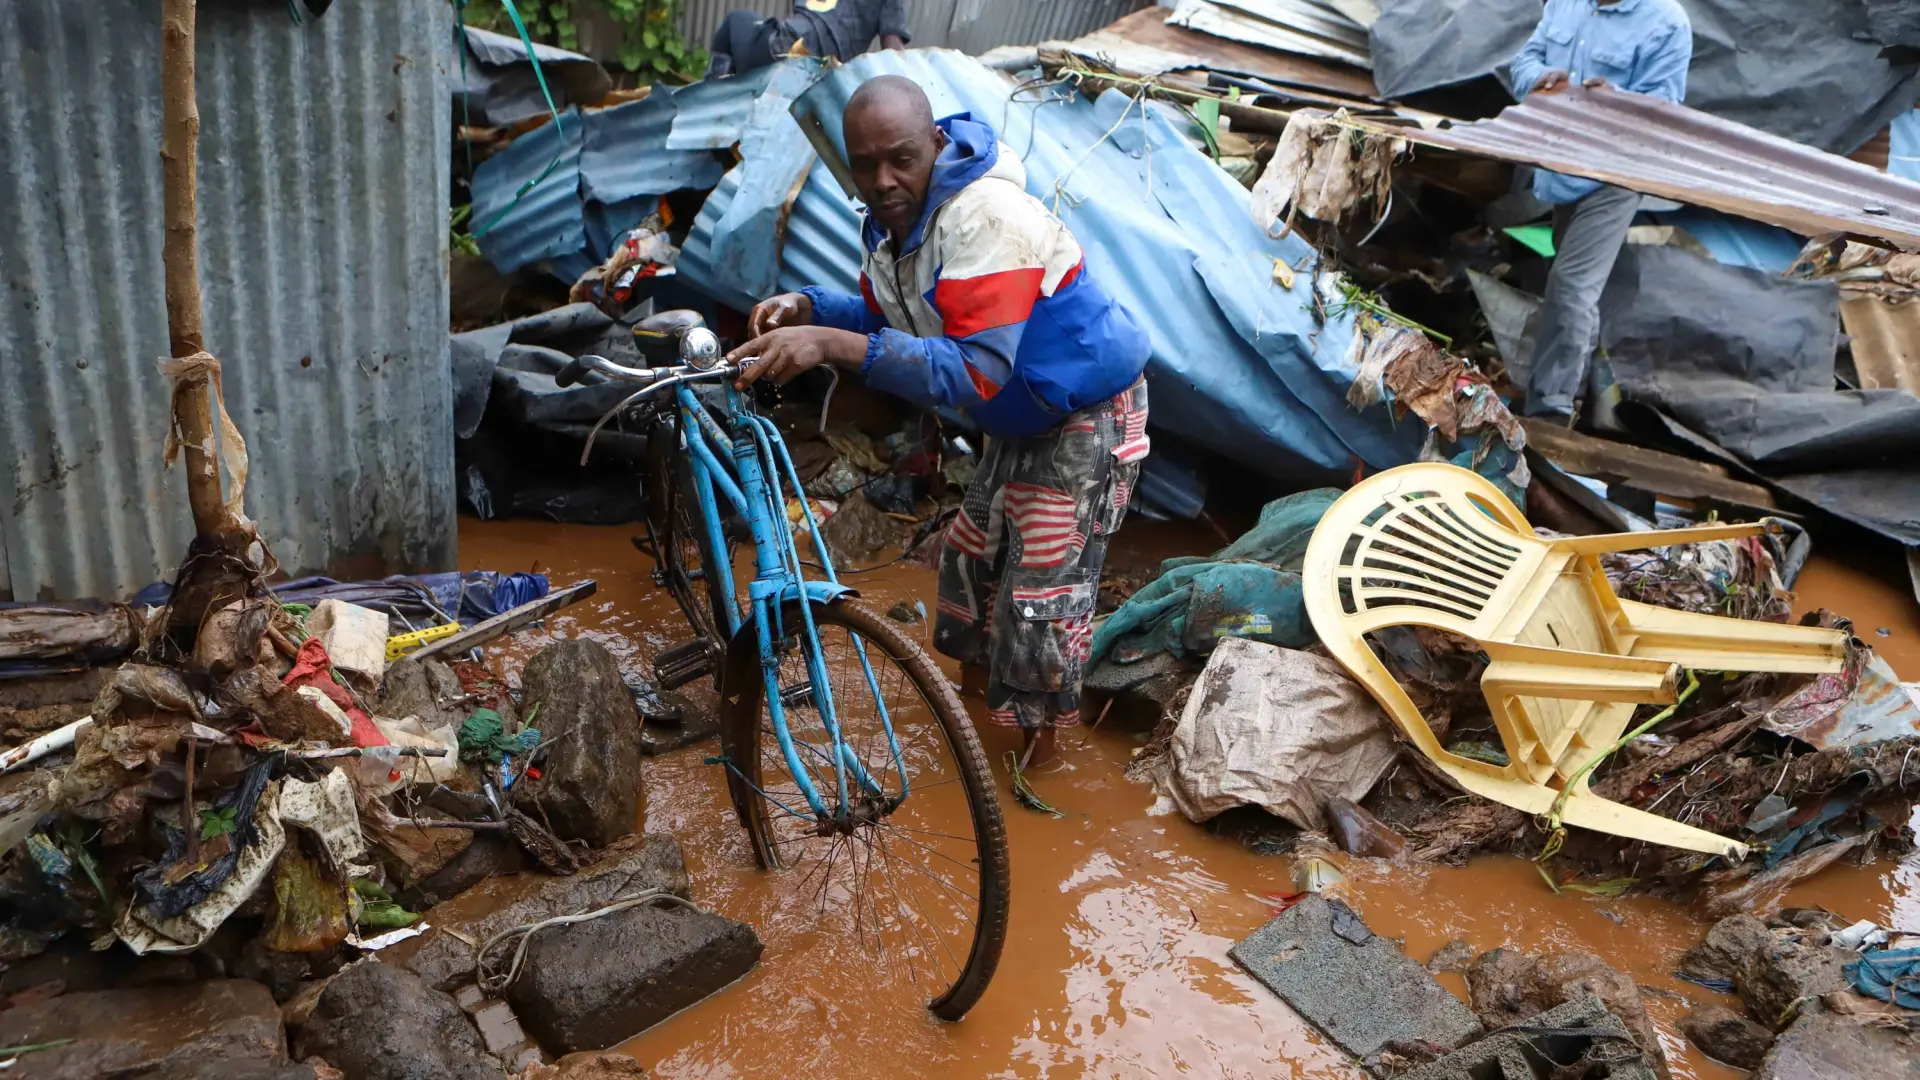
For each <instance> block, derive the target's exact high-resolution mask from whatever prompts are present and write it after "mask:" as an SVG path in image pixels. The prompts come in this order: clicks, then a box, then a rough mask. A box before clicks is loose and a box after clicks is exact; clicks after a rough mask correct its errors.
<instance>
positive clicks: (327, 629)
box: [307, 600, 387, 685]
mask: <svg viewBox="0 0 1920 1080" xmlns="http://www.w3.org/2000/svg"><path fill="white" fill-rule="evenodd" d="M307 633H309V634H312V635H313V636H314V637H317V638H319V639H320V643H321V644H322V645H325V646H326V647H327V659H329V660H331V661H333V666H334V667H336V668H338V669H340V670H341V671H346V672H350V673H352V674H355V675H361V676H365V677H366V678H368V679H371V680H372V681H373V683H374V684H375V685H378V684H379V682H380V679H381V678H382V677H383V676H384V675H385V674H386V671H387V614H386V612H384V611H375V610H373V609H372V608H363V607H361V606H360V605H358V604H349V603H347V602H346V601H344V600H322V601H320V603H318V604H316V605H315V606H314V609H313V614H311V615H308V616H307Z"/></svg>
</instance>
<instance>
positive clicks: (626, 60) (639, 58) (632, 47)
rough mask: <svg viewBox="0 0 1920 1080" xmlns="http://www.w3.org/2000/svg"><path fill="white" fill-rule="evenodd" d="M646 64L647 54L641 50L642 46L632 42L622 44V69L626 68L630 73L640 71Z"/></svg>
mask: <svg viewBox="0 0 1920 1080" xmlns="http://www.w3.org/2000/svg"><path fill="white" fill-rule="evenodd" d="M646 62H647V54H646V52H645V50H643V49H641V48H640V46H638V45H636V44H634V43H633V42H631V41H627V42H622V43H621V45H620V66H621V67H623V68H626V69H627V70H628V71H639V70H640V68H641V66H642V65H644V64H645V63H646Z"/></svg>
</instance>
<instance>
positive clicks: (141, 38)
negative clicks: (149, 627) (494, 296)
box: [0, 0, 454, 600]
mask: <svg viewBox="0 0 1920 1080" xmlns="http://www.w3.org/2000/svg"><path fill="white" fill-rule="evenodd" d="M451 19H452V9H451V6H450V5H449V4H447V3H446V2H445V0H377V2H376V0H348V2H344V3H336V4H334V5H333V7H332V10H330V11H329V12H328V13H327V14H326V15H325V16H324V17H322V18H319V19H309V20H307V21H306V22H305V24H304V25H295V24H294V22H293V21H292V20H291V18H290V17H289V15H288V8H287V5H286V4H284V3H281V2H279V0H221V2H217V3H202V4H201V5H200V30H199V33H200V45H199V55H198V64H199V79H198V95H199V105H200V118H201V135H200V152H199V169H200V273H201V283H202V292H203V296H204V304H205V310H206V339H207V345H208V348H209V350H210V351H211V352H213V353H214V355H216V356H218V357H219V358H220V359H221V361H222V363H223V364H224V367H225V384H226V400H227V408H228V410H229V411H230V413H231V414H232V416H233V420H234V422H235V424H236V425H238V427H239V428H240V430H241V432H242V434H243V435H244V436H245V437H246V439H247V445H248V449H249V451H250V453H251V459H252V460H251V464H252V476H251V479H250V480H249V483H248V486H247V512H248V513H249V514H250V515H251V516H253V517H254V518H255V519H256V520H257V521H259V522H260V526H261V534H262V536H263V537H265V538H266V539H267V540H268V542H269V544H270V545H271V546H272V549H273V552H274V554H275V555H276V556H277V557H278V558H279V560H280V563H281V565H282V567H283V568H285V569H286V570H288V571H290V572H292V571H304V570H322V569H333V570H338V571H342V572H355V573H377V572H380V571H382V570H392V571H404V570H412V569H426V568H444V567H450V566H451V565H452V561H453V556H454V491H453V486H454V477H453V420H452V403H451V402H452V390H451V382H450V374H449V369H448V360H447V284H446V280H447V269H446V266H447V250H446V248H447V223H446V214H447V182H448V181H447V172H448V165H449V147H450V145H451V132H450V130H449V122H450V120H449V112H448V109H447V106H446V101H447V92H448V86H447V67H446V64H447V60H446V58H447V57H448V56H449V55H450V51H449V44H450V42H451V34H452V22H451ZM159 42H160V16H159V5H158V4H156V3H153V2H152V0H90V2H88V3H73V2H71V0H0V147H4V149H0V207H4V208H5V212H6V214H7V219H8V220H7V223H6V227H5V228H4V229H3V230H0V599H5V598H8V597H9V596H10V597H12V598H15V599H21V600H30V599H37V598H53V597H58V598H73V597H83V596H104V597H122V596H125V595H126V594H128V593H129V592H131V591H132V590H134V589H136V588H138V587H139V586H141V585H144V584H146V583H147V582H149V581H153V580H155V579H157V578H159V577H162V576H168V575H170V574H171V572H172V570H173V568H174V565H175V563H176V562H177V561H178V560H179V559H180V557H181V555H182V554H183V553H184V551H185V548H186V542H187V540H188V538H189V537H190V535H191V528H190V526H189V523H188V519H187V513H186V504H187V500H186V492H185V489H184V480H183V478H182V476H181V473H180V471H179V470H178V469H177V468H176V469H174V470H172V471H167V470H165V469H164V468H163V465H162V461H161V453H162V447H163V446H164V444H165V439H166V430H167V423H168V417H169V411H168V396H167V385H166V383H165V381H164V380H163V379H162V377H161V376H160V374H159V372H158V370H157V367H156V362H157V360H158V358H159V357H161V356H162V355H164V354H165V353H166V351H167V330H166V312H165V306H164V300H163V296H162V281H161V262H160V247H161V233H162V230H161V212H160V195H161V180H160V153H159V149H160V94H159Z"/></svg>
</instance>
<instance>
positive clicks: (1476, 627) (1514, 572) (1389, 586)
mask: <svg viewBox="0 0 1920 1080" xmlns="http://www.w3.org/2000/svg"><path fill="white" fill-rule="evenodd" d="M1522 530H1524V532H1523V531H1522ZM1531 531H1532V530H1531V529H1530V528H1529V527H1528V525H1527V522H1526V518H1525V517H1524V516H1523V515H1521V513H1520V511H1519V510H1518V509H1516V508H1515V507H1514V505H1513V503H1512V502H1511V501H1509V500H1508V499H1507V497H1506V496H1505V495H1502V494H1501V493H1500V489H1498V488H1496V487H1494V486H1493V485H1492V484H1491V483H1489V482H1487V481H1486V480H1485V479H1483V478H1482V477H1480V476H1478V475H1476V474H1474V473H1472V472H1469V471H1467V470H1465V469H1460V468H1456V467H1454V466H1449V465H1407V466H1402V467H1401V468H1398V469H1390V470H1388V471H1386V472H1383V473H1379V474H1377V475H1375V476H1372V477H1369V478H1368V479H1366V480H1363V481H1361V482H1360V483H1359V484H1356V485H1354V487H1353V488H1352V489H1351V490H1349V491H1348V492H1347V493H1346V494H1345V495H1343V496H1341V497H1340V499H1339V500H1338V501H1336V502H1335V503H1334V504H1333V506H1332V507H1331V508H1330V509H1329V510H1328V511H1327V513H1326V516H1324V517H1323V518H1321V520H1320V525H1319V527H1318V528H1317V529H1316V530H1315V532H1314V535H1313V539H1312V542H1311V543H1310V544H1309V546H1308V550H1307V559H1306V571H1307V573H1306V577H1307V580H1308V581H1309V583H1310V584H1309V592H1310V593H1322V594H1324V595H1328V596H1329V597H1330V601H1329V605H1328V606H1330V607H1331V608H1333V609H1334V610H1337V611H1338V612H1339V619H1340V621H1341V622H1343V623H1345V624H1346V625H1347V627H1348V629H1349V630H1350V631H1351V632H1353V633H1356V634H1359V633H1366V632H1367V631H1370V630H1377V629H1379V628H1380V627H1383V626H1397V625H1405V624H1419V625H1428V626H1435V627H1438V628H1440V629H1443V630H1451V631H1454V632H1455V633H1461V634H1466V635H1469V636H1484V632H1485V629H1486V625H1485V624H1486V623H1488V622H1490V621H1496V620H1497V619H1498V617H1499V615H1500V614H1501V613H1500V611H1499V610H1498V609H1497V608H1496V607H1495V606H1494V603H1493V602H1494V599H1495V597H1496V595H1498V594H1500V593H1501V592H1502V591H1503V589H1507V588H1511V587H1513V586H1514V585H1515V584H1516V583H1518V582H1519V580H1520V579H1521V578H1522V577H1523V576H1524V575H1528V574H1531V572H1532V571H1533V570H1534V568H1535V567H1536V566H1537V565H1538V563H1539V561H1540V559H1541V558H1542V557H1543V556H1544V554H1545V552H1546V551H1547V548H1548V545H1547V544H1545V543H1544V542H1542V541H1539V540H1536V539H1534V538H1533V536H1532V535H1531ZM1316 619H1317V616H1316ZM1316 625H1317V622H1316Z"/></svg>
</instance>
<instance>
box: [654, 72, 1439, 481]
mask: <svg viewBox="0 0 1920 1080" xmlns="http://www.w3.org/2000/svg"><path fill="white" fill-rule="evenodd" d="M880 74H900V75H905V76H907V77H908V78H911V79H913V80H914V81H915V82H917V83H919V84H920V85H921V86H922V87H923V88H925V89H926V91H927V94H928V97H929V98H931V99H932V103H933V107H934V110H935V112H936V113H937V114H947V113H954V112H961V111H968V112H972V113H973V114H974V115H975V116H976V117H978V118H981V119H984V120H987V121H988V122H990V123H992V124H993V125H994V126H996V127H997V128H999V130H1000V136H1001V141H1002V142H1003V143H1004V144H1005V145H1006V146H1009V147H1012V148H1014V149H1015V151H1016V152H1018V153H1020V154H1021V155H1022V161H1023V162H1024V164H1025V166H1026V169H1027V189H1028V191H1030V192H1032V193H1033V194H1034V195H1035V196H1037V197H1039V198H1041V199H1042V200H1045V201H1047V202H1048V203H1049V205H1051V206H1053V207H1054V208H1055V210H1056V212H1057V213H1059V214H1060V216H1061V218H1062V220H1064V221H1065V222H1066V223H1067V225H1068V226H1069V227H1070V228H1071V229H1072V230H1073V232H1074V235H1075V237H1076V238H1077V239H1078V240H1079V241H1080V243H1081V246H1082V247H1083V248H1084V249H1085V250H1086V258H1087V272H1088V274H1089V275H1090V276H1091V279H1092V280H1096V281H1098V282H1100V284H1101V285H1102V286H1103V287H1105V288H1106V289H1107V290H1108V291H1109V292H1111V293H1112V294H1113V295H1114V296H1115V298H1116V299H1117V300H1118V301H1119V302H1120V304H1121V305H1122V306H1123V307H1125V308H1126V310H1127V311H1128V312H1129V313H1131V314H1132V315H1133V317H1134V318H1135V319H1137V320H1138V321H1139V322H1140V324H1141V326H1142V327H1143V328H1144V329H1145V330H1146V331H1147V334H1148V337H1149V338H1150V340H1151V341H1152V344H1153V363H1152V366H1151V367H1150V368H1149V369H1148V370H1149V378H1150V382H1151V386H1152V390H1153V395H1154V398H1153V413H1154V422H1155V424H1156V425H1157V426H1158V427H1160V428H1162V429H1164V430H1168V431H1171V432H1174V433H1176V434H1179V435H1182V436H1185V437H1187V438H1191V439H1194V440H1196V441H1198V442H1199V443H1201V444H1202V445H1204V446H1207V447H1210V448H1212V449H1215V450H1218V451H1220V452H1222V453H1225V454H1228V455H1231V456H1234V457H1236V458H1238V459H1239V460H1242V461H1245V462H1247V463H1248V464H1251V465H1254V466H1255V467H1258V468H1261V469H1263V470H1266V471H1268V472H1270V473H1274V474H1277V475H1282V476H1289V477H1295V478H1301V479H1326V478H1330V477H1331V476H1332V475H1334V474H1341V475H1350V474H1351V472H1352V468H1353V462H1354V461H1355V460H1356V459H1357V460H1361V461H1365V462H1366V463H1368V464H1369V465H1370V466H1375V467H1379V466H1384V465H1392V464H1401V463H1404V462H1406V461H1410V460H1412V459H1413V457H1414V456H1415V455H1416V454H1417V452H1418V450H1419V440H1420V438H1421V436H1423V435H1424V434H1425V432H1424V429H1421V430H1416V428H1418V427H1419V425H1414V424H1401V425H1400V426H1399V427H1398V428H1397V429H1396V428H1394V427H1393V426H1392V425H1391V424H1390V423H1389V421H1388V420H1387V417H1386V413H1387V410H1384V409H1380V410H1372V411H1370V412H1368V413H1366V414H1355V413H1354V412H1353V411H1352V409H1351V408H1350V407H1349V406H1348V405H1347V402H1346V392H1347V390H1348V388H1349V387H1350V386H1351V384H1352V381H1353V378H1354V374H1355V372H1354V357H1353V356H1352V355H1351V354H1352V352H1353V350H1352V343H1353V332H1354V328H1353V322H1352V316H1351V315H1350V314H1349V315H1333V316H1331V317H1330V318H1328V319H1327V321H1326V322H1325V323H1324V324H1320V323H1318V322H1316V321H1315V317H1314V315H1313V314H1312V311H1313V308H1314V306H1315V305H1314V303H1313V300H1312V298H1311V296H1310V295H1309V290H1310V289H1312V288H1313V287H1314V284H1315V274H1314V273H1312V272H1311V270H1310V269H1308V268H1309V267H1311V265H1312V263H1313V258H1314V256H1313V252H1312V249H1311V248H1309V247H1308V246H1307V244H1306V243H1305V242H1304V241H1302V240H1301V239H1299V238H1298V237H1297V236H1296V237H1289V238H1288V239H1286V240H1281V241H1276V240H1273V239H1271V238H1269V237H1268V236H1266V234H1265V232H1264V231H1263V230H1261V229H1260V228H1259V227H1258V226H1257V225H1255V224H1254V223H1253V219H1252V216H1251V215H1250V213H1249V212H1248V209H1247V206H1248V193H1247V191H1246V189H1245V188H1243V187H1241V186H1240V185H1239V184H1238V183H1237V182H1235V181H1234V180H1233V178H1232V177H1230V176H1228V175H1227V174H1226V173H1225V172H1223V171H1222V170H1221V169H1219V168H1218V167H1217V166H1215V165H1214V164H1213V163H1212V162H1211V161H1209V160H1208V159H1207V158H1206V156H1205V155H1204V154H1202V153H1200V152H1199V151H1198V150H1196V149H1194V147H1193V145H1192V143H1191V142H1190V141H1189V133H1188V131H1187V130H1186V129H1187V125H1188V121H1187V120H1186V119H1185V118H1184V116H1182V115H1180V114H1178V113H1176V112H1173V111H1172V110H1167V109H1163V108H1161V107H1159V106H1155V107H1153V108H1152V109H1150V111H1149V112H1148V115H1147V118H1146V119H1145V120H1142V119H1141V117H1140V113H1139V111H1138V110H1137V108H1135V107H1133V106H1130V105H1129V103H1128V100H1127V98H1126V97H1125V96H1124V95H1121V94H1118V93H1117V92H1109V93H1108V94H1106V95H1104V96H1103V97H1102V98H1101V99H1100V100H1099V101H1098V102H1090V101H1087V100H1086V99H1084V98H1082V97H1079V96H1078V95H1075V94H1071V93H1068V94H1066V95H1064V96H1063V97H1061V98H1059V99H1057V100H1051V101H1048V102H1047V103H1045V104H1044V105H1042V104H1039V103H1037V102H1031V101H1027V100H1024V99H1023V101H1022V102H1019V103H1015V102H1012V101H1011V100H1010V97H1011V94H1012V92H1013V85H1012V84H1011V83H1010V82H1008V81H1007V80H1006V79H1005V78H1003V77H1001V76H1000V75H998V74H996V73H994V72H992V71H989V70H988V69H986V68H984V67H982V66H981V65H980V64H979V62H978V61H975V60H973V59H972V58H970V57H966V56H962V55H960V54H958V53H954V52H949V51H945V50H921V49H915V50H911V51H909V52H906V53H890V52H885V51H882V52H877V53H870V54H868V55H865V56H862V57H859V58H857V59H855V60H854V61H852V62H851V63H849V64H847V65H846V66H845V67H843V68H839V69H837V70H835V71H832V72H829V73H828V74H827V75H825V76H824V77H823V78H822V79H821V81H820V82H818V83H816V84H815V86H814V87H813V89H811V90H809V91H808V92H807V93H806V94H805V95H803V96H802V97H801V99H800V101H799V102H797V103H796V104H795V107H794V112H795V115H796V117H798V118H799V119H800V120H801V125H800V126H801V128H802V130H806V129H807V128H809V127H811V126H814V125H817V129H818V131H819V132H820V133H821V138H822V144H823V145H825V146H827V147H828V148H829V149H830V150H831V151H832V152H833V154H834V155H835V156H836V157H837V156H838V154H839V147H840V145H841V135H840V128H841V112H842V110H843V109H844V108H845V105H846V101H847V99H848V97H849V96H850V95H851V94H852V92H853V90H854V88H855V87H857V86H858V85H859V84H860V83H861V82H862V81H864V80H866V79H868V78H871V77H873V76H875V75H880ZM755 168H756V163H755V162H753V161H752V160H749V161H748V162H747V163H746V164H744V165H742V166H740V167H738V168H736V169H735V170H734V172H733V174H730V176H729V179H728V181H726V182H723V183H722V185H721V188H720V190H719V191H717V192H716V193H715V195H714V197H712V198H710V199H709V200H708V206H707V210H706V211H703V212H702V214H701V215H700V217H699V218H698V219H697V220H696V222H695V224H694V230H693V235H692V236H691V237H689V239H688V242H687V246H686V248H685V250H684V252H683V257H682V260H681V263H680V272H681V275H682V277H683V279H684V280H686V281H687V282H688V283H689V284H691V285H694V286H695V287H698V288H701V289H703V290H705V291H708V292H710V293H711V294H713V295H715V296H718V297H721V298H723V299H727V300H728V302H729V303H731V304H733V305H735V306H739V307H744V306H746V305H747V304H748V303H750V302H751V301H752V300H753V299H755V298H757V297H758V296H759V295H764V294H766V293H770V292H772V291H774V290H775V289H779V290H788V289H794V288H799V287H801V286H803V285H824V286H828V287H833V288H839V289H842V290H848V291H851V290H852V289H854V288H856V287H857V282H858V275H859V265H860V250H859V240H858V237H859V231H858V226H859V217H858V215H857V214H856V213H855V212H854V209H853V206H852V204H851V203H850V201H849V199H848V197H847V195H846V194H845V192H844V191H843V190H842V189H841V187H840V185H839V184H838V183H837V182H836V181H835V180H834V178H833V174H832V173H831V172H829V170H828V169H827V167H826V166H825V164H824V163H822V164H820V165H817V166H815V167H813V168H812V169H811V171H810V172H809V173H808V175H807V178H806V181H805V184H804V186H803V187H802V188H801V191H800V194H799V197H798V199H797V200H795V201H794V203H793V207H792V210H791V213H790V214H789V215H787V216H786V218H785V222H786V227H785V231H784V243H781V242H780V237H781V235H782V234H781V233H780V232H779V231H778V230H774V229H765V228H762V229H759V230H758V231H749V232H747V233H745V234H744V235H731V236H730V235H728V234H726V233H724V232H723V231H722V230H721V228H720V226H721V223H723V222H738V221H757V220H761V218H760V217H759V215H760V214H763V213H765V212H768V211H778V210H779V209H781V203H782V202H783V201H784V199H785V198H786V194H785V192H784V191H783V190H782V185H781V181H782V180H786V181H787V182H789V183H790V182H791V179H793V178H794V177H796V176H797V174H793V173H789V174H786V175H785V176H784V177H766V178H762V177H758V176H748V175H745V174H748V173H752V172H753V171H754V170H755ZM716 200H717V202H716ZM756 203H757V205H756ZM729 242H730V243H735V244H740V243H746V244H758V245H760V246H761V247H763V248H767V249H770V251H771V252H772V253H773V254H775V255H777V257H778V259H779V270H778V273H777V275H776V281H775V283H774V284H773V285H772V286H770V287H766V288H763V289H760V290H759V291H758V292H756V290H754V289H751V288H748V287H747V283H745V282H743V281H742V280H741V279H740V268H741V266H742V265H743V264H745V263H747V262H748V261H749V260H748V259H747V258H745V257H744V256H740V255H736V256H734V257H731V258H723V257H718V256H717V255H715V253H714V251H715V249H717V248H718V247H719V246H720V245H721V244H722V243H729ZM1276 261H1284V262H1285V263H1286V264H1287V265H1289V266H1292V267H1296V268H1300V269H1299V272H1298V274H1297V275H1296V277H1295V284H1294V285H1293V286H1292V287H1291V288H1283V287H1282V286H1281V285H1280V284H1278V283H1277V282H1276V281H1275V280H1274V277H1275V274H1274V268H1275V264H1276Z"/></svg>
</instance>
